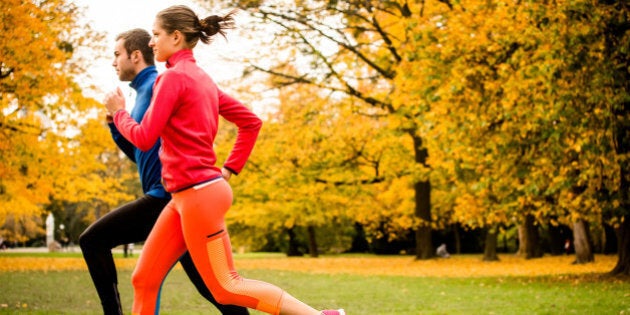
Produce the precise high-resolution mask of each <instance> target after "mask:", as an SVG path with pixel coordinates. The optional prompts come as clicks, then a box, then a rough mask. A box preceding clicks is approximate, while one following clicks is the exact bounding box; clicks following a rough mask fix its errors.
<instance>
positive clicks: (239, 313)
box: [179, 252, 249, 315]
mask: <svg viewBox="0 0 630 315" xmlns="http://www.w3.org/2000/svg"><path fill="white" fill-rule="evenodd" d="M179 263H180V264H182V267H183V268H184V271H185V272H186V274H187V275H188V278H190V281H191V282H192V283H193V284H194V285H195V287H196V288H197V291H198V292H199V294H201V295H202V296H203V297H205V298H206V299H207V300H208V301H210V302H211V303H212V304H214V306H215V307H216V308H217V309H218V310H219V311H220V312H221V314H224V315H248V314H249V311H247V309H246V308H244V307H242V306H236V305H223V304H220V303H218V302H217V301H216V300H215V299H214V296H213V295H212V294H211V293H210V290H208V287H207V286H206V284H205V283H204V282H203V279H202V278H201V275H200V274H199V272H198V271H197V268H196V267H195V263H194V262H193V261H192V258H191V257H190V253H188V252H186V253H185V254H184V256H182V257H181V258H180V259H179Z"/></svg>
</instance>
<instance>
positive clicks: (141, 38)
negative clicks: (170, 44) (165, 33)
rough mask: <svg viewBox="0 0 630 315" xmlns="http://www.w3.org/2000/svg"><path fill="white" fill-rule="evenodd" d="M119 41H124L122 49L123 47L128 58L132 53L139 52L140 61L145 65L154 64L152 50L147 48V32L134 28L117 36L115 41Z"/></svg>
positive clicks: (149, 35)
mask: <svg viewBox="0 0 630 315" xmlns="http://www.w3.org/2000/svg"><path fill="white" fill-rule="evenodd" d="M120 39H122V40H123V41H124V44H123V47H125V50H126V51H127V55H128V56H131V53H132V52H134V51H136V50H139V51H140V53H142V59H144V62H145V63H146V64H147V65H153V64H154V61H153V49H152V48H151V47H149V41H151V34H149V32H147V31H145V30H143V29H140V28H134V29H132V30H129V31H126V32H124V33H120V34H118V36H116V40H120Z"/></svg>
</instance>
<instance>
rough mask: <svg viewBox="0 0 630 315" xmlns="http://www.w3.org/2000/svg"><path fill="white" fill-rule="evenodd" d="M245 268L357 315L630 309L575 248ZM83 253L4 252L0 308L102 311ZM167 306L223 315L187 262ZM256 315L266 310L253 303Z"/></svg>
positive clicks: (627, 292) (627, 288)
mask: <svg viewBox="0 0 630 315" xmlns="http://www.w3.org/2000/svg"><path fill="white" fill-rule="evenodd" d="M235 257H236V265H237V268H238V269H239V270H240V273H241V274H242V275H243V276H245V277H249V278H253V279H259V280H265V281H268V282H271V283H274V284H277V285H278V286H280V287H281V288H283V289H285V290H287V291H288V292H289V293H291V294H292V295H294V296H296V297H298V298H300V299H302V300H304V301H305V302H307V303H309V304H311V305H313V306H315V307H319V308H324V307H330V308H332V307H343V308H345V309H346V311H347V313H348V314H349V315H356V314H630V282H629V281H628V279H612V278H608V277H605V276H603V274H604V273H605V272H607V271H609V270H611V269H612V267H613V266H614V264H615V262H616V256H603V255H598V256H596V262H595V263H593V264H587V265H572V264H571V260H572V257H570V256H548V257H544V258H541V259H533V260H524V259H521V258H518V257H514V256H512V255H503V256H500V258H501V261H499V262H492V263H484V262H481V260H480V256H477V255H456V256H453V257H452V258H450V259H432V260H427V261H416V260H414V259H413V257H410V256H373V255H339V256H324V257H320V258H317V259H312V258H306V257H300V258H287V257H284V256H283V255H279V254H245V255H236V256H235ZM116 261H117V264H118V266H119V282H120V291H121V299H122V302H123V304H124V307H125V310H130V308H131V300H132V287H131V284H130V277H131V272H132V269H133V266H134V265H135V261H136V259H135V258H122V257H117V258H116ZM98 313H100V306H99V301H98V297H97V295H96V291H95V290H94V288H93V286H92V283H91V280H90V277H89V274H88V273H87V271H86V267H85V263H84V262H83V260H82V259H81V257H80V255H76V254H65V255H64V254H56V255H53V256H52V257H51V255H49V254H39V255H28V254H20V255H18V254H6V253H0V314H98ZM161 314H167V315H168V314H182V315H183V314H218V312H217V311H216V310H215V309H214V308H213V307H212V306H211V305H210V304H209V303H208V302H206V301H204V300H203V298H201V297H200V296H199V295H198V294H197V293H196V292H195V289H194V286H193V285H192V284H191V283H190V282H189V281H188V279H187V278H186V275H185V273H184V272H183V270H182V269H181V268H178V267H176V268H175V269H173V271H172V272H171V274H169V276H168V278H167V279H166V281H165V284H164V287H163V292H162V306H161ZM251 314H254V315H257V314H262V313H260V312H256V311H251Z"/></svg>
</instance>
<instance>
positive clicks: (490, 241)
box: [482, 225, 499, 261]
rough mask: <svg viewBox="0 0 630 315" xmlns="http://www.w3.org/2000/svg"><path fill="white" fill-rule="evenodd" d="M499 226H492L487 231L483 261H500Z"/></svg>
mask: <svg viewBox="0 0 630 315" xmlns="http://www.w3.org/2000/svg"><path fill="white" fill-rule="evenodd" d="M497 229H498V228H497V226H496V225H494V226H491V227H489V228H487V231H486V242H485V244H484V246H483V247H484V250H483V259H482V260H483V261H498V260H499V256H497V240H498V238H497Z"/></svg>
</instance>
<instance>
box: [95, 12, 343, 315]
mask: <svg viewBox="0 0 630 315" xmlns="http://www.w3.org/2000/svg"><path fill="white" fill-rule="evenodd" d="M232 27H233V18H232V13H230V14H228V15H226V16H224V17H219V16H210V17H207V18H205V19H203V20H199V18H198V17H197V16H196V14H195V13H194V12H193V11H192V10H190V9H189V8H188V7H185V6H172V7H169V8H167V9H165V10H162V11H160V12H159V13H158V15H157V17H156V20H155V23H154V25H153V38H152V39H151V42H150V44H149V45H150V46H151V47H152V48H153V51H154V54H155V58H156V60H157V61H159V62H166V67H167V70H166V71H165V72H164V73H162V74H161V75H159V76H158V78H157V80H156V84H155V91H154V94H153V95H154V97H153V99H152V101H151V105H150V107H149V109H148V110H147V112H146V114H145V117H144V119H143V120H142V122H140V123H137V122H136V121H135V120H133V118H131V117H130V116H129V114H128V113H127V112H126V111H125V110H124V107H125V105H124V97H123V95H122V92H121V91H120V89H118V90H117V91H116V92H112V93H109V94H108V95H107V96H106V102H105V103H106V106H107V109H108V111H109V112H110V113H111V115H112V117H113V118H114V123H115V124H116V127H117V128H118V130H119V131H120V133H121V134H122V135H123V136H124V137H125V138H127V139H128V140H129V141H130V142H131V143H133V144H134V145H135V146H137V147H138V148H140V149H141V150H144V149H148V148H150V147H151V146H152V145H153V143H155V141H157V140H158V139H161V142H162V151H161V152H160V160H161V161H162V165H163V169H162V179H163V182H164V184H165V187H166V189H167V191H169V192H171V194H172V200H171V201H170V202H169V204H168V205H167V206H166V208H165V209H164V210H163V212H162V213H161V214H160V217H159V218H158V220H157V222H156V224H155V226H154V228H153V230H152V231H151V234H150V235H149V237H148V239H147V241H146V243H145V246H144V248H143V252H142V254H141V256H140V259H139V261H138V264H137V266H136V269H135V270H134V273H133V276H132V283H133V286H134V302H133V309H132V313H133V314H154V313H155V311H156V307H157V305H156V304H157V300H158V298H157V297H158V293H159V289H160V285H161V283H162V281H163V279H164V277H165V276H166V274H167V273H168V270H169V269H170V268H171V266H173V264H175V263H176V262H177V259H178V258H179V257H180V256H181V255H182V254H184V253H185V252H186V250H188V251H189V253H190V255H191V257H192V260H193V262H194V263H195V266H196V267H197V270H198V271H199V273H200V274H201V276H202V278H203V280H204V282H205V284H206V285H207V286H208V288H209V289H210V291H211V292H212V294H213V295H214V297H215V298H216V300H217V301H218V302H219V303H222V304H233V305H240V306H244V307H248V308H253V309H256V310H259V311H263V312H266V313H269V314H299V315H309V314H312V315H319V314H325V315H339V314H344V312H343V310H337V311H332V310H325V311H321V312H320V311H318V310H316V309H314V308H312V307H310V306H308V305H306V304H305V303H303V302H301V301H299V300H297V299H296V298H294V297H293V296H291V295H289V294H288V293H286V292H284V291H283V290H282V289H280V288H278V287H276V286H274V285H272V284H269V283H265V282H261V281H256V280H250V279H245V278H242V277H241V276H240V275H239V274H238V273H237V272H236V270H235V269H234V265H233V260H232V248H231V244H230V238H229V235H228V231H227V228H226V225H225V218H224V216H225V214H226V212H227V211H228V209H229V207H230V206H231V204H232V190H231V188H230V185H229V184H228V183H227V181H228V180H229V179H230V176H231V175H232V174H238V173H239V172H240V171H241V170H242V169H243V167H244V166H245V163H246V161H247V159H248V158H249V155H250V153H251V151H252V149H253V147H254V144H255V142H256V138H257V137H258V132H259V130H260V128H261V125H262V122H261V120H260V119H259V118H258V117H257V116H256V115H255V114H253V113H252V112H251V111H250V110H249V109H248V108H247V107H245V106H244V105H242V104H241V103H240V102H238V101H237V100H235V99H233V98H231V97H230V96H228V95H227V94H225V93H223V92H222V91H221V90H220V89H218V88H217V86H216V85H215V83H214V82H213V81H212V79H211V78H210V77H209V76H208V75H207V74H206V73H205V72H204V71H203V70H202V69H201V68H200V67H199V66H198V65H197V64H196V61H195V59H194V57H193V53H192V49H193V48H194V47H195V46H196V44H197V42H198V41H199V40H201V41H202V42H203V43H206V44H208V43H210V41H211V39H212V36H214V35H216V34H221V35H223V36H225V29H227V28H232ZM219 115H221V116H223V117H224V118H225V119H226V120H228V121H230V122H232V123H234V124H236V125H237V126H238V135H237V139H236V143H235V144H234V148H233V149H232V151H231V152H230V154H229V156H228V158H227V161H226V162H225V163H224V164H223V167H222V168H219V167H217V166H216V165H215V164H216V154H215V152H214V150H213V144H214V138H215V136H216V132H217V127H218V120H219Z"/></svg>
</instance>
